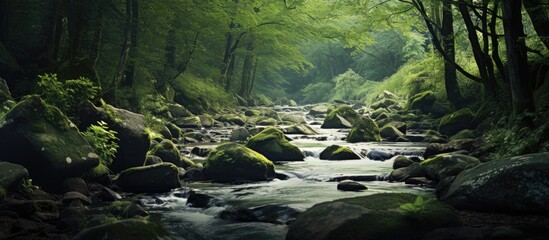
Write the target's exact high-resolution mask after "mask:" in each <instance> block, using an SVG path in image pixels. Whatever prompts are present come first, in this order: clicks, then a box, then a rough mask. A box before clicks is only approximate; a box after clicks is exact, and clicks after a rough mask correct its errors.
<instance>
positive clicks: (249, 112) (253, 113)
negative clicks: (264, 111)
mask: <svg viewBox="0 0 549 240" xmlns="http://www.w3.org/2000/svg"><path fill="white" fill-rule="evenodd" d="M259 115H261V112H259V110H256V109H246V111H244V116H246V117H253V116H259Z"/></svg>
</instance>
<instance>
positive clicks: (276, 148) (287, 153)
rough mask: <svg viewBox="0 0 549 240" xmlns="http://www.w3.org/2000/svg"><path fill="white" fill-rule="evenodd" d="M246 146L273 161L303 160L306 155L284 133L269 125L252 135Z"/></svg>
mask: <svg viewBox="0 0 549 240" xmlns="http://www.w3.org/2000/svg"><path fill="white" fill-rule="evenodd" d="M246 147H249V148H250V149H253V150H255V151H257V152H259V153H261V154H263V155H264V156H265V157H267V158H268V159H269V160H271V161H296V160H298V161H301V160H303V158H304V156H303V153H301V150H299V148H298V147H296V146H294V145H293V144H291V143H290V142H289V141H288V140H286V138H285V136H284V133H282V131H280V130H279V129H277V128H274V127H269V128H266V129H265V130H263V131H261V132H260V133H258V134H256V135H254V136H252V137H251V138H250V139H249V140H248V143H247V144H246Z"/></svg>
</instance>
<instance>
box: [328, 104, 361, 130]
mask: <svg viewBox="0 0 549 240" xmlns="http://www.w3.org/2000/svg"><path fill="white" fill-rule="evenodd" d="M359 119H360V115H358V113H357V112H355V110H353V109H352V108H351V107H349V106H341V107H339V108H337V109H335V110H334V111H332V112H330V114H328V116H327V117H326V118H325V119H324V122H323V123H322V126H321V128H349V127H351V126H352V125H353V124H354V123H355V122H357V121H358V120H359Z"/></svg>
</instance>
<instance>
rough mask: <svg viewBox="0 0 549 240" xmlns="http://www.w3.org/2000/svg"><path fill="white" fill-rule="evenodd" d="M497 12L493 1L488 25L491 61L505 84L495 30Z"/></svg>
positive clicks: (504, 72) (496, 5) (505, 79)
mask: <svg viewBox="0 0 549 240" xmlns="http://www.w3.org/2000/svg"><path fill="white" fill-rule="evenodd" d="M498 10H499V1H494V6H493V7H492V18H491V20H490V24H489V28H490V33H491V38H492V59H493V60H494V63H495V64H496V67H497V69H498V72H499V74H500V75H501V78H502V79H503V81H505V82H507V81H508V80H507V72H506V71H505V67H504V66H503V62H502V61H501V57H500V56H499V39H498V32H497V29H496V26H497V21H498Z"/></svg>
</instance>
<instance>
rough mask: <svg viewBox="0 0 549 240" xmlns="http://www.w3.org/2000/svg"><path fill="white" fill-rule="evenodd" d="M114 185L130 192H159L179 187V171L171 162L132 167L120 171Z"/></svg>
mask: <svg viewBox="0 0 549 240" xmlns="http://www.w3.org/2000/svg"><path fill="white" fill-rule="evenodd" d="M116 185H117V186H118V187H120V188H121V189H122V190H124V191H127V192H132V193H160V192H166V191H169V190H171V189H174V188H178V187H180V186H181V185H180V183H179V171H178V169H177V166H175V165H174V164H172V163H159V164H155V165H150V166H143V167H134V168H130V169H127V170H124V171H122V172H121V173H120V176H119V177H118V180H117V181H116Z"/></svg>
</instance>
